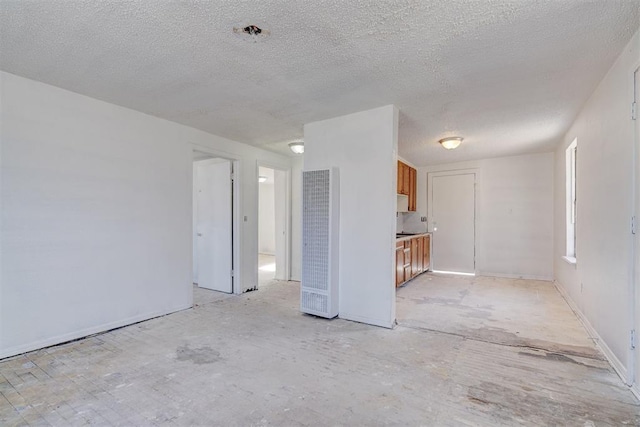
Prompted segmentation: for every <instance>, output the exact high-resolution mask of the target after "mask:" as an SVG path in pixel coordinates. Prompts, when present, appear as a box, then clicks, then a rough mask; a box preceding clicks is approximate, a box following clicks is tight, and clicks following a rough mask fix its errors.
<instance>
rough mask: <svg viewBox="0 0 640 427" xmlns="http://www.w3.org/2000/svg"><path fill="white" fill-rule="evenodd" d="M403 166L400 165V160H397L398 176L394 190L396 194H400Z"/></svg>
mask: <svg viewBox="0 0 640 427" xmlns="http://www.w3.org/2000/svg"><path fill="white" fill-rule="evenodd" d="M403 172H404V168H403V167H402V162H401V161H400V160H398V178H397V183H396V185H397V187H398V188H397V190H396V192H397V193H398V194H402V189H403V187H404V186H403V184H402V179H403V178H404V174H403Z"/></svg>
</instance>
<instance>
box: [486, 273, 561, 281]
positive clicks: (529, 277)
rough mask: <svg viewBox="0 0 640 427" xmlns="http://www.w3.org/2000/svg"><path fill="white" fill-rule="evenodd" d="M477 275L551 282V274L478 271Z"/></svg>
mask: <svg viewBox="0 0 640 427" xmlns="http://www.w3.org/2000/svg"><path fill="white" fill-rule="evenodd" d="M477 276H490V277H504V278H505V279H526V280H543V281H545V282H553V276H534V275H530V274H504V273H491V272H489V271H478V273H477Z"/></svg>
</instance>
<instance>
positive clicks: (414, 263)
mask: <svg viewBox="0 0 640 427" xmlns="http://www.w3.org/2000/svg"><path fill="white" fill-rule="evenodd" d="M410 242H411V278H414V277H416V276H417V275H418V274H420V273H418V239H417V238H414V239H411V240H410Z"/></svg>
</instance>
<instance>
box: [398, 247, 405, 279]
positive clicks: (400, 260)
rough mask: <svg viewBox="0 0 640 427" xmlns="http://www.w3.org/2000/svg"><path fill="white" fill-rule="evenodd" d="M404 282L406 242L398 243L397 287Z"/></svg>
mask: <svg viewBox="0 0 640 427" xmlns="http://www.w3.org/2000/svg"><path fill="white" fill-rule="evenodd" d="M403 282H404V242H396V286H398V284H399V283H403Z"/></svg>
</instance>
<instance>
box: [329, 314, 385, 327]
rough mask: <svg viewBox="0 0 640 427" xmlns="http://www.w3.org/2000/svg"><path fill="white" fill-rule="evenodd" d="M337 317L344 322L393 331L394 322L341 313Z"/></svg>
mask: <svg viewBox="0 0 640 427" xmlns="http://www.w3.org/2000/svg"><path fill="white" fill-rule="evenodd" d="M338 317H339V318H340V319H344V320H351V321H353V322H358V323H366V324H367V325H373V326H380V327H383V328H387V329H393V326H394V323H395V321H389V320H380V319H370V318H368V317H362V316H353V315H351V314H348V313H342V312H341V313H339V314H338Z"/></svg>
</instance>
